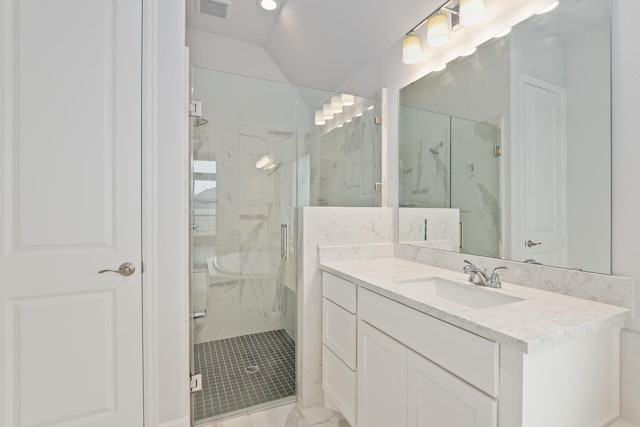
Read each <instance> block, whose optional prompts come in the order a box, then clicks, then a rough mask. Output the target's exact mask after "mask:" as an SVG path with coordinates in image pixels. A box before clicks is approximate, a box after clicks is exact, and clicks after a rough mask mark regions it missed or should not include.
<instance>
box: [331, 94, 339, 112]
mask: <svg viewBox="0 0 640 427" xmlns="http://www.w3.org/2000/svg"><path fill="white" fill-rule="evenodd" d="M331 112H332V113H334V114H340V113H342V101H341V99H340V95H333V96H332V97H331Z"/></svg>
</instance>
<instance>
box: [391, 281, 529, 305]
mask: <svg viewBox="0 0 640 427" xmlns="http://www.w3.org/2000/svg"><path fill="white" fill-rule="evenodd" d="M395 284H396V289H397V291H398V292H399V293H401V294H404V295H406V296H408V297H410V298H414V299H418V300H423V299H424V300H429V301H433V300H444V301H447V302H450V303H454V304H457V305H461V306H464V307H469V308H474V309H483V308H489V307H495V306H498V305H503V304H510V303H513V302H518V301H523V299H522V298H517V297H513V296H511V295H505V294H501V293H499V292H500V291H495V292H494V291H488V290H485V289H481V288H478V287H474V286H476V285H463V284H461V283H457V282H453V281H451V280H447V279H442V278H440V277H424V278H420V279H409V280H400V281H396V282H395Z"/></svg>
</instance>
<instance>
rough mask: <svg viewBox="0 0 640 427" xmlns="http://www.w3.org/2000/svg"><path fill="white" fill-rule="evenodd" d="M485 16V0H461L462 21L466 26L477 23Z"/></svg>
mask: <svg viewBox="0 0 640 427" xmlns="http://www.w3.org/2000/svg"><path fill="white" fill-rule="evenodd" d="M483 18H484V1H483V0H460V23H461V24H462V25H464V26H465V27H469V26H471V25H475V24H477V23H479V22H480V21H482V19H483Z"/></svg>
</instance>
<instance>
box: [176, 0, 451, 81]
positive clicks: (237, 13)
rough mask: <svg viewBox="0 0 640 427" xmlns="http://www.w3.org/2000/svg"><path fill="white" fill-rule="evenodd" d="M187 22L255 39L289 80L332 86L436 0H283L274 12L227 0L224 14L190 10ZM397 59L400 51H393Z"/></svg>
mask: <svg viewBox="0 0 640 427" xmlns="http://www.w3.org/2000/svg"><path fill="white" fill-rule="evenodd" d="M198 1H200V0H187V19H188V21H187V25H188V26H189V27H190V28H196V29H199V30H203V31H207V32H210V33H214V34H219V35H222V36H227V37H232V38H236V39H241V40H245V41H249V42H253V43H257V44H260V45H262V46H263V47H264V49H265V50H266V51H267V52H268V53H269V54H270V55H271V57H272V58H273V59H274V61H275V62H276V63H277V65H278V66H279V67H280V69H281V70H282V72H283V73H284V74H285V76H286V77H287V78H288V79H289V81H290V82H291V83H294V84H297V85H301V86H309V87H316V88H322V89H334V88H336V87H337V86H339V85H340V84H341V83H342V82H344V81H345V80H346V79H348V78H349V77H350V76H351V75H352V74H354V73H355V72H356V71H358V70H359V69H361V68H362V67H364V66H365V65H367V64H368V63H369V62H371V61H372V60H374V59H375V58H376V56H378V55H379V54H380V53H381V52H383V51H385V50H386V49H388V48H389V47H390V46H392V45H393V44H394V43H398V41H399V40H400V39H402V37H403V36H404V34H405V33H406V32H407V31H408V30H409V29H410V28H411V27H413V26H414V25H415V24H417V23H418V22H419V21H420V20H421V19H422V18H424V17H425V16H427V15H428V14H429V13H430V12H431V11H433V10H434V9H435V8H437V7H438V6H439V5H440V4H441V3H442V1H441V0H287V1H285V2H284V4H282V6H281V7H280V8H279V9H278V11H276V12H266V11H264V10H262V9H261V8H260V7H259V6H258V4H257V1H256V0H232V2H231V4H230V6H229V8H228V13H227V17H226V18H225V19H222V18H217V17H212V16H207V15H204V14H201V13H198V12H196V10H197V4H198V3H197V2H198ZM398 59H400V52H398Z"/></svg>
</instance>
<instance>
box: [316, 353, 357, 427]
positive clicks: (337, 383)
mask: <svg viewBox="0 0 640 427" xmlns="http://www.w3.org/2000/svg"><path fill="white" fill-rule="evenodd" d="M322 389H323V390H324V392H325V393H326V395H327V396H328V397H329V398H330V400H331V402H332V403H333V404H334V405H335V406H336V407H337V409H338V410H340V412H341V413H342V415H343V416H344V417H345V418H346V419H347V421H348V422H349V424H350V425H352V426H355V425H356V389H357V376H356V373H355V372H354V371H352V370H351V369H349V367H348V366H347V365H345V364H344V363H342V361H341V360H340V359H339V358H338V357H337V356H336V355H335V354H333V353H332V352H331V350H329V349H328V348H327V347H326V346H324V345H323V346H322Z"/></svg>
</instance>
